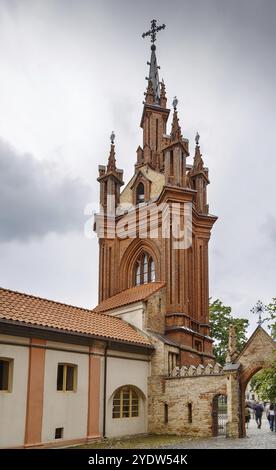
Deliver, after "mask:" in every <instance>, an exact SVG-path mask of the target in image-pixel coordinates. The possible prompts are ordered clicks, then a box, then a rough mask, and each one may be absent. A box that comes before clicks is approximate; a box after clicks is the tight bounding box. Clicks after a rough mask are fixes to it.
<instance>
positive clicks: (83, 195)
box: [0, 140, 89, 242]
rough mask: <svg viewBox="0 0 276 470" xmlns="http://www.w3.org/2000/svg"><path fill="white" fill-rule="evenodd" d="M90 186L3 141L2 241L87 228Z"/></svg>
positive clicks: (0, 173) (0, 186)
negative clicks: (64, 174)
mask: <svg viewBox="0 0 276 470" xmlns="http://www.w3.org/2000/svg"><path fill="white" fill-rule="evenodd" d="M88 201H89V188H88V187H87V186H86V185H85V184H84V183H83V182H82V181H80V180H79V179H74V178H72V177H70V176H60V175H58V172H57V171H56V168H55V165H54V164H53V163H50V162H45V160H44V161H42V162H41V161H38V160H36V159H35V158H34V157H33V156H32V155H28V154H20V153H18V152H16V151H15V150H14V149H13V148H12V147H11V146H10V145H9V144H7V143H6V142H3V141H1V140H0V241H2V242H3V241H11V240H22V241H26V240H29V239H30V238H33V237H41V236H44V235H46V234H48V233H66V232H71V231H80V230H82V229H83V223H84V216H83V209H84V206H85V204H86V203H87V202H88Z"/></svg>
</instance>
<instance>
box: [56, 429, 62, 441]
mask: <svg viewBox="0 0 276 470" xmlns="http://www.w3.org/2000/svg"><path fill="white" fill-rule="evenodd" d="M62 438H63V428H56V430H55V439H62Z"/></svg>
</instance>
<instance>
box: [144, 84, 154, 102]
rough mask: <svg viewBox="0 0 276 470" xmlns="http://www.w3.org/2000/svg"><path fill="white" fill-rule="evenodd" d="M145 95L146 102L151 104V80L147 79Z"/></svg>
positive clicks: (152, 95) (152, 97)
mask: <svg viewBox="0 0 276 470" xmlns="http://www.w3.org/2000/svg"><path fill="white" fill-rule="evenodd" d="M145 96H146V103H147V104H152V103H153V102H154V92H153V86H152V81H151V80H149V82H148V88H147V91H146V93H145Z"/></svg>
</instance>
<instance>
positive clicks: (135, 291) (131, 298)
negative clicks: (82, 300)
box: [93, 282, 165, 312]
mask: <svg viewBox="0 0 276 470" xmlns="http://www.w3.org/2000/svg"><path fill="white" fill-rule="evenodd" d="M164 285H165V284H164V283H163V282H149V283H148V284H142V285H141V286H135V287H130V288H129V289H126V290H123V291H122V292H119V294H116V295H113V296H112V297H109V298H108V299H106V300H103V301H102V302H101V303H100V304H99V305H97V307H95V308H94V310H93V311H94V312H107V311H108V310H113V309H115V308H118V307H122V306H124V305H128V304H133V303H134V302H139V301H142V300H147V299H148V298H149V297H150V296H151V295H152V294H154V293H155V292H157V291H158V290H159V289H161V287H164Z"/></svg>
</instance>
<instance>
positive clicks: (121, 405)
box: [112, 387, 139, 418]
mask: <svg viewBox="0 0 276 470" xmlns="http://www.w3.org/2000/svg"><path fill="white" fill-rule="evenodd" d="M137 416H139V397H138V394H137V392H136V391H135V390H134V388H133V387H121V388H120V389H119V390H118V391H117V392H116V393H115V395H114V398H113V410H112V418H135V417H137Z"/></svg>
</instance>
